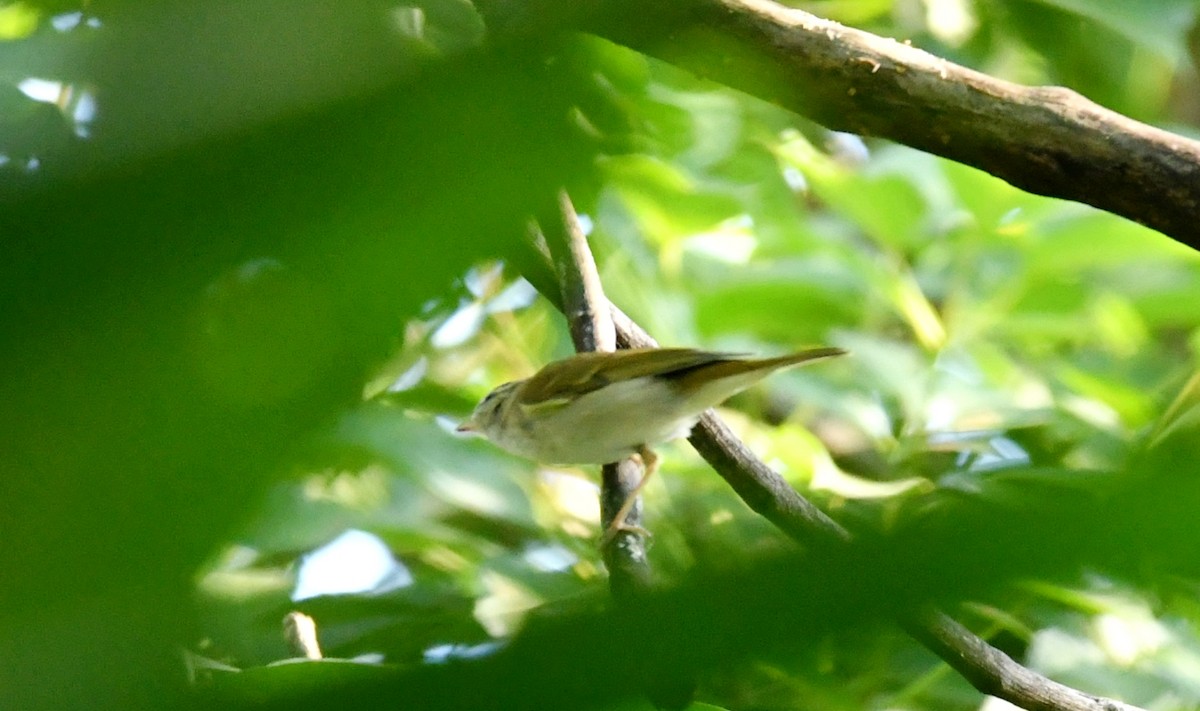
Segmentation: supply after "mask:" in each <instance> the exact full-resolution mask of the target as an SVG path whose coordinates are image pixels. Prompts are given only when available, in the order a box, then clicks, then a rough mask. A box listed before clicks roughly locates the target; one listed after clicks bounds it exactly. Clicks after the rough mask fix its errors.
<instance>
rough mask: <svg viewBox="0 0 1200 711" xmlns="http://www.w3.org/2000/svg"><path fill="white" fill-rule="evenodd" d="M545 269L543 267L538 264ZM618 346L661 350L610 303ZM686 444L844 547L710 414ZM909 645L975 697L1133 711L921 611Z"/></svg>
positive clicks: (819, 541) (794, 527) (1041, 708)
mask: <svg viewBox="0 0 1200 711" xmlns="http://www.w3.org/2000/svg"><path fill="white" fill-rule="evenodd" d="M543 266H544V263H543ZM544 274H545V270H544V269H538V268H536V267H534V270H533V271H531V272H529V273H528V274H527V275H526V278H528V279H529V281H530V282H531V283H532V284H533V285H534V286H535V287H536V288H537V289H538V290H539V291H540V292H541V293H542V294H543V295H545V296H546V297H547V298H548V299H550V301H551V302H552V303H554V304H555V305H556V306H557V307H558V308H559V309H560V310H561V309H562V303H561V301H559V299H560V298H561V295H560V294H559V293H558V292H557V290H556V289H552V288H550V285H549V280H548V279H545V278H544V277H543V275H544ZM609 306H610V308H611V309H612V321H613V326H614V329H615V331H616V336H617V344H618V345H619V346H620V347H622V348H655V347H657V346H658V342H657V341H656V340H655V339H654V338H653V337H652V336H651V335H650V334H649V333H647V332H646V330H645V329H643V328H642V327H641V326H640V325H638V324H637V323H636V322H635V321H634V320H633V319H632V318H630V317H629V316H628V315H627V314H626V313H625V312H623V311H622V310H621V309H620V308H618V307H617V306H616V305H615V304H612V303H610V304H609ZM688 441H689V442H690V443H691V444H692V446H693V447H695V448H696V451H697V452H699V453H700V455H701V456H702V457H704V459H705V461H707V462H708V463H709V464H710V465H711V466H712V467H713V468H714V469H715V470H716V471H717V473H718V474H720V475H721V477H722V478H724V479H725V481H726V482H727V483H728V484H729V485H730V486H731V487H732V488H733V490H734V491H735V492H737V494H738V495H739V496H740V497H741V498H742V500H743V501H745V502H746V504H747V505H748V506H749V507H750V508H751V509H752V510H753V511H754V512H756V513H758V514H759V515H761V516H763V517H764V518H766V519H767V520H769V521H771V522H772V523H774V524H775V525H776V526H778V527H779V529H780V530H782V531H783V532H784V533H786V534H787V535H788V536H790V537H791V538H792V539H793V540H796V541H798V542H800V543H803V544H806V545H810V546H818V547H825V546H828V545H844V544H846V543H848V542H849V541H850V539H851V536H850V533H849V532H848V531H846V529H845V528H843V527H842V526H841V525H840V524H838V523H837V522H836V521H834V520H833V519H831V518H829V517H828V516H826V515H825V514H824V512H822V511H821V510H820V509H819V508H817V507H816V506H815V505H814V504H813V503H812V502H810V501H808V499H806V498H804V496H802V495H801V494H800V493H799V492H797V491H796V490H795V489H793V488H792V486H791V485H790V484H788V483H787V481H786V480H785V479H784V478H783V477H782V476H780V475H779V474H778V473H777V472H775V471H774V470H773V469H771V468H770V467H769V466H767V465H766V464H765V463H763V462H762V461H761V460H759V459H758V458H757V457H756V456H755V455H754V453H753V452H751V451H750V449H749V448H748V447H746V445H745V444H744V443H742V442H741V441H740V440H738V439H737V437H736V436H734V435H733V434H732V433H731V432H730V431H729V428H728V427H727V426H726V425H725V424H724V422H723V421H722V420H721V418H720V417H719V416H717V415H716V414H715V413H713V412H711V411H710V412H708V413H705V416H704V418H702V420H701V424H700V425H697V426H696V427H695V428H694V429H693V430H692V434H691V436H690V437H689V438H688ZM900 622H901V625H902V626H903V627H904V629H905V631H907V632H908V633H909V634H910V635H911V636H912V637H913V638H914V639H916V640H917V641H918V642H920V643H921V644H923V645H924V646H925V647H926V648H928V649H929V650H930V651H932V652H933V653H934V654H936V655H938V656H939V657H941V658H942V659H943V660H944V661H945V662H946V663H947V664H948V665H949V666H950V667H951V668H953V669H954V670H955V671H957V672H959V673H960V674H962V675H963V677H964V678H965V679H967V681H969V682H970V683H971V685H972V686H974V687H975V688H976V689H977V690H978V691H980V692H982V693H984V694H989V695H992V696H996V697H997V698H1001V699H1004V700H1005V701H1008V702H1009V703H1012V704H1015V705H1017V706H1020V707H1021V708H1024V709H1029V711H1137V708H1138V707H1136V706H1130V705H1128V704H1125V703H1122V702H1120V701H1115V700H1112V699H1106V698H1103V697H1098V696H1092V695H1090V694H1085V693H1083V692H1081V691H1078V690H1076V689H1072V688H1071V687H1068V686H1064V685H1062V684H1059V683H1058V682H1056V681H1053V680H1051V679H1048V678H1046V677H1045V676H1042V675H1041V674H1038V673H1036V672H1034V671H1032V670H1030V669H1028V668H1026V667H1024V666H1021V665H1020V664H1018V663H1017V662H1016V661H1014V660H1013V659H1012V658H1010V657H1009V656H1008V655H1006V654H1004V653H1003V652H1001V651H1000V650H998V649H996V648H994V647H992V646H991V645H989V644H988V643H987V642H986V641H985V640H983V639H982V638H980V637H979V636H977V635H975V634H974V633H972V632H971V631H970V630H968V629H967V628H965V627H963V626H962V625H960V624H959V623H957V622H956V621H954V620H953V619H952V618H951V617H949V616H948V615H946V614H944V613H942V612H939V611H936V610H925V611H920V612H917V613H914V614H910V615H909V616H908V617H907V618H906V619H903V620H901V621H900Z"/></svg>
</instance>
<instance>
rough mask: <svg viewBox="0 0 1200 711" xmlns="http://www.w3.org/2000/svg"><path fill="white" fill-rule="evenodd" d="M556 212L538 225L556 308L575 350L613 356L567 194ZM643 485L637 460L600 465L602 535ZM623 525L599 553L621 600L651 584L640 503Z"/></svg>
mask: <svg viewBox="0 0 1200 711" xmlns="http://www.w3.org/2000/svg"><path fill="white" fill-rule="evenodd" d="M556 207H557V209H556V211H555V214H554V215H553V216H545V217H544V218H543V219H542V220H541V222H542V223H543V224H542V229H543V230H545V232H546V235H547V239H546V242H547V245H546V246H547V247H548V248H549V250H550V253H551V255H552V258H553V260H554V268H555V272H556V273H557V276H558V285H559V291H560V294H561V297H562V301H561V304H560V307H561V308H562V311H563V313H564V314H565V315H566V317H567V322H568V324H569V325H570V329H571V339H572V341H574V343H575V349H576V350H577V351H580V352H584V351H613V350H616V345H617V341H616V332H615V330H614V328H613V322H612V316H611V314H612V311H611V309H610V308H609V302H608V299H607V298H606V297H605V296H604V287H603V286H602V285H601V283H600V274H599V272H598V271H597V270H596V260H595V259H594V258H593V257H592V251H591V249H590V248H589V247H588V243H587V236H586V235H585V234H584V231H583V226H582V225H581V224H580V222H579V216H578V215H577V214H576V212H575V207H574V206H573V205H572V204H571V198H570V196H569V195H567V193H566V191H565V190H564V191H560V192H559V194H558V198H557V204H556ZM641 480H642V467H641V465H640V464H639V463H638V462H637V461H636V460H633V459H625V460H622V461H620V462H616V463H613V464H605V465H604V467H603V469H602V470H601V481H600V525H601V528H602V530H608V527H609V526H610V524H611V523H612V521H613V517H614V516H615V515H616V513H617V511H618V510H619V509H620V508H621V506H622V505H623V504H624V503H625V501H626V499H627V498H629V496H630V495H631V493H632V492H634V490H635V489H636V488H637V485H638V484H639V483H640V482H641ZM625 522H626V523H627V524H629V526H628V528H627V529H624V528H623V529H622V530H620V531H618V532H617V533H616V534H615V537H614V538H613V540H612V541H611V542H610V543H609V544H608V545H605V546H604V549H603V555H604V562H605V565H607V566H608V571H609V581H610V585H611V587H612V590H613V595H614V597H616V598H617V599H621V600H624V599H627V598H628V597H629V595H631V594H636V593H637V592H639V591H641V590H644V589H646V588H648V586H649V584H650V567H649V564H648V562H647V561H646V542H645V540H644V539H643V537H642V535H641V534H640V533H638V532H637V530H638V529H640V528H641V526H642V507H641V502H640V500H639V501H638V502H637V503H635V504H634V506H633V508H632V509H630V511H629V513H628V514H627V515H626V517H625ZM643 530H644V529H643Z"/></svg>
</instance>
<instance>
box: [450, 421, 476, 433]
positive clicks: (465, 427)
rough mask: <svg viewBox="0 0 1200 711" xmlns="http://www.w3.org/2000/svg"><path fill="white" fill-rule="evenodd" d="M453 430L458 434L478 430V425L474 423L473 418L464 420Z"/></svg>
mask: <svg viewBox="0 0 1200 711" xmlns="http://www.w3.org/2000/svg"><path fill="white" fill-rule="evenodd" d="M454 431H455V432H458V433H460V434H467V433H470V432H478V431H479V426H478V425H476V424H475V421H474V420H464V421H463V423H462V424H461V425H459V426H458V427H455V428H454Z"/></svg>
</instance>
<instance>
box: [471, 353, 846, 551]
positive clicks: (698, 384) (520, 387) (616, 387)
mask: <svg viewBox="0 0 1200 711" xmlns="http://www.w3.org/2000/svg"><path fill="white" fill-rule="evenodd" d="M845 353H846V351H845V350H843V349H841V348H832V347H823V348H812V349H808V350H801V351H796V352H794V353H791V354H788V355H782V356H774V357H766V358H758V357H752V356H749V355H746V354H740V353H728V352H721V351H708V350H700V349H695V348H635V349H627V350H618V351H614V352H589V353H578V354H576V355H573V356H570V357H568V358H564V359H562V360H558V361H554V362H552V363H550V364H548V365H546V366H545V367H543V368H542V369H541V370H539V371H538V372H537V373H535V374H534V375H532V376H530V377H529V378H526V379H524V380H516V381H512V382H508V383H504V384H503V385H500V386H498V387H496V388H495V389H494V390H492V391H491V392H489V393H488V394H487V395H486V396H485V397H484V398H483V400H481V401H480V402H479V404H478V405H477V406H476V407H475V410H474V411H473V412H472V413H471V415H470V417H468V418H467V419H466V420H465V421H463V422H462V424H460V425H459V426H458V428H457V431H458V432H462V433H475V434H479V435H482V436H484V437H485V438H486V439H488V440H490V441H491V442H492V443H493V444H495V445H497V446H499V447H500V448H501V449H504V450H506V451H508V452H511V453H512V454H516V455H518V456H521V457H525V458H527V459H532V460H534V461H538V462H541V463H543V464H607V463H610V462H616V461H619V460H621V459H624V458H626V457H630V456H633V455H637V456H638V457H639V458H640V459H641V460H642V464H643V468H644V473H643V475H642V478H641V481H639V482H638V484H637V486H636V487H634V489H633V491H632V492H630V494H629V495H628V496H627V497H626V499H625V502H624V503H623V504H622V506H621V508H620V509H618V510H617V513H616V515H615V516H614V517H613V520H612V522H611V523H610V525H609V526H608V528H607V530H606V531H605V535H604V539H603V540H604V542H605V543H607V542H608V541H611V540H612V538H613V537H614V536H615V534H616V533H617V532H618V531H621V530H640V529H637V528H636V527H629V526H627V525H626V523H625V517H626V516H628V514H629V511H630V510H631V509H632V507H633V505H634V502H635V501H636V500H637V496H638V494H639V493H640V492H641V490H642V488H643V487H644V486H645V485H646V482H647V481H649V480H650V477H651V476H652V475H653V474H654V472H655V471H656V470H657V463H658V456H657V455H656V454H654V451H653V447H655V446H657V445H659V444H662V443H664V442H667V441H670V440H672V439H676V438H679V437H686V436H687V435H688V434H689V433H690V432H691V430H692V428H693V427H694V426H695V425H696V423H697V422H698V421H699V420H700V416H701V415H702V414H703V413H704V411H705V410H707V409H708V408H710V407H714V406H716V405H719V404H720V403H722V402H724V401H725V400H726V399H728V398H729V397H731V396H732V395H734V394H736V393H738V392H741V391H742V390H745V389H746V388H748V387H750V386H752V385H754V384H755V383H757V382H758V381H760V380H762V379H763V378H765V377H766V376H768V375H770V374H771V373H773V372H775V371H777V370H780V369H782V368H788V367H792V366H797V365H801V364H804V363H810V362H813V361H817V360H822V359H825V358H831V357H834V356H839V355H843V354H845Z"/></svg>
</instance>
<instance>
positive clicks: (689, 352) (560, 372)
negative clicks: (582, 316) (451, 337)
mask: <svg viewBox="0 0 1200 711" xmlns="http://www.w3.org/2000/svg"><path fill="white" fill-rule="evenodd" d="M740 357H741V356H739V355H737V354H734V353H717V352H713V351H702V350H696V349H694V348H639V349H631V350H623V351H617V352H615V353H580V354H578V355H574V356H571V357H570V358H565V359H563V360H560V361H555V362H554V363H551V364H549V365H547V366H546V367H545V368H542V369H541V370H539V371H538V372H537V373H536V374H535V375H534V376H533V377H531V378H529V380H527V381H526V382H525V384H524V385H523V386H522V388H521V390H522V392H521V401H522V403H523V404H524V405H526V406H535V407H542V406H554V405H559V404H565V403H567V402H570V401H572V400H574V399H575V398H577V397H579V396H581V395H585V394H587V393H590V392H592V391H594V390H599V389H600V388H602V387H604V386H605V385H608V384H609V383H612V382H619V381H623V380H633V379H635V378H642V377H646V376H649V375H661V376H670V375H672V374H675V373H679V372H680V371H688V370H691V369H693V368H696V367H697V366H701V365H705V364H708V363H715V362H719V361H725V360H730V359H737V358H740Z"/></svg>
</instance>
